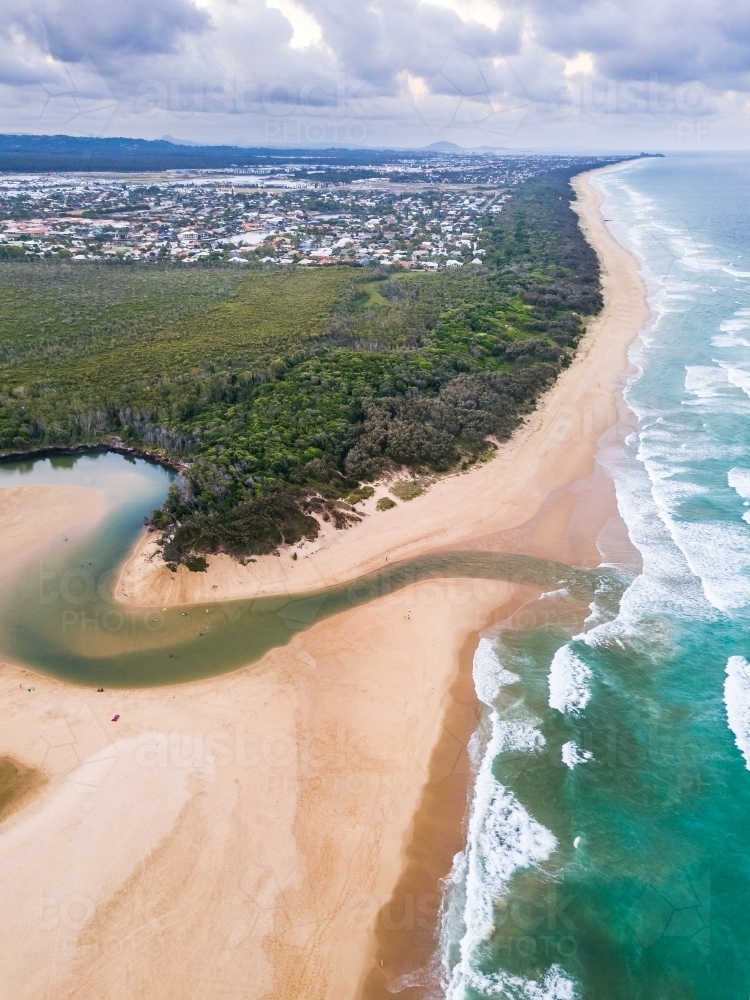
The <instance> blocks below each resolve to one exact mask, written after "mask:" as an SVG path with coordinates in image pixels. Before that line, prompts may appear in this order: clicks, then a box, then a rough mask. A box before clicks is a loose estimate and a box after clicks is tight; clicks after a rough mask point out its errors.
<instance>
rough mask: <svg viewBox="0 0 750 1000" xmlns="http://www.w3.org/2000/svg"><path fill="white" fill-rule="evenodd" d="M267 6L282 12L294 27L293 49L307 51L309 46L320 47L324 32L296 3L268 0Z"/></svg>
mask: <svg viewBox="0 0 750 1000" xmlns="http://www.w3.org/2000/svg"><path fill="white" fill-rule="evenodd" d="M266 6H268V7H270V8H272V9H273V10H278V11H281V13H282V14H283V15H284V17H285V18H286V19H287V21H288V22H289V24H290V25H291V27H292V40H291V42H290V43H289V44H290V45H291V47H292V48H293V49H306V48H307V47H308V46H309V45H320V44H321V42H322V41H323V32H322V30H321V27H320V25H319V24H318V22H317V21H316V20H315V18H314V17H313V16H312V14H311V13H310V12H309V11H307V10H305V8H304V7H301V6H300V5H299V4H297V3H295V2H294V0H266Z"/></svg>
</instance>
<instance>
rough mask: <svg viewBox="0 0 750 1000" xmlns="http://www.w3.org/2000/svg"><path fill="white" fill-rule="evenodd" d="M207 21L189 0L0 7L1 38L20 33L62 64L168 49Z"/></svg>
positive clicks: (43, 1) (36, 1)
mask: <svg viewBox="0 0 750 1000" xmlns="http://www.w3.org/2000/svg"><path fill="white" fill-rule="evenodd" d="M209 25H210V19H209V17H208V15H207V14H206V13H205V12H204V11H201V10H199V9H198V8H197V7H196V6H195V4H194V3H193V2H192V0H127V2H122V0H31V2H29V0H25V2H24V0H22V2H16V0H10V2H5V3H3V4H2V5H1V6H0V32H2V34H3V35H5V37H6V38H9V37H10V38H14V37H15V38H16V39H18V38H22V39H24V40H26V41H27V42H29V43H31V44H32V45H33V46H34V47H35V48H36V49H37V50H38V51H39V52H40V53H43V54H45V55H46V54H48V55H51V56H52V57H53V58H54V59H57V60H60V61H61V62H63V63H76V62H78V61H79V60H80V59H82V58H84V57H88V58H90V59H92V60H93V61H94V62H96V63H97V64H98V65H107V64H112V63H114V62H116V61H117V60H118V58H122V57H132V56H134V55H135V56H142V55H159V54H164V53H168V52H173V51H174V50H175V49H176V47H177V45H178V42H179V40H180V38H181V37H182V36H183V35H185V34H187V33H195V32H201V31H204V30H206V28H208V27H209Z"/></svg>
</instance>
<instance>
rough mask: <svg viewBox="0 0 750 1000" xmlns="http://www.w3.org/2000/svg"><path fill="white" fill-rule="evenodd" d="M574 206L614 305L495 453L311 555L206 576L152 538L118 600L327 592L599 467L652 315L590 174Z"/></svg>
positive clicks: (215, 568) (218, 565)
mask: <svg viewBox="0 0 750 1000" xmlns="http://www.w3.org/2000/svg"><path fill="white" fill-rule="evenodd" d="M573 184H574V187H575V189H576V192H577V196H578V201H577V203H576V204H575V205H574V207H575V208H576V211H577V212H578V214H579V217H580V219H581V226H582V229H583V231H584V233H585V234H586V237H587V239H589V241H590V242H591V243H592V244H593V245H594V246H595V248H596V250H597V253H598V254H599V258H600V261H601V265H602V282H603V290H604V300H605V304H604V309H603V310H602V312H601V313H600V314H599V315H598V316H597V317H596V318H595V319H593V320H592V321H591V322H590V324H589V327H588V330H587V333H586V335H585V337H584V339H583V341H582V343H581V345H580V348H579V351H578V354H577V357H576V360H575V361H574V362H573V364H572V365H571V366H570V367H569V368H568V369H567V370H566V371H565V372H564V373H563V374H562V375H561V377H560V378H559V379H558V381H557V383H556V384H555V386H554V387H553V388H552V389H551V390H550V391H549V392H548V393H547V394H546V396H545V397H544V398H543V400H542V402H541V405H540V406H539V408H538V409H537V410H536V411H535V412H534V413H533V414H532V415H531V416H530V418H529V419H528V421H527V422H526V424H525V425H524V426H523V427H522V428H520V429H519V431H518V432H517V433H516V434H515V435H514V436H513V438H512V439H511V440H510V441H509V442H507V443H505V444H503V445H502V446H501V447H500V449H499V452H498V454H497V457H496V458H495V459H494V460H493V461H491V462H488V463H486V464H485V465H483V466H482V467H480V468H475V469H473V470H472V471H470V472H466V473H463V474H460V475H454V476H450V477H448V478H446V479H443V480H441V481H440V482H438V483H436V484H435V485H434V486H433V487H432V488H431V489H430V490H429V492H428V493H427V494H426V495H424V496H422V497H418V498H416V499H414V500H411V501H408V502H406V503H399V504H398V506H397V507H395V508H394V509H392V510H388V511H381V512H374V511H373V512H372V513H371V514H369V515H368V516H367V517H365V519H364V520H363V521H362V522H361V523H360V524H358V525H355V526H354V527H352V528H349V529H348V530H346V531H341V532H335V533H332V534H329V535H327V537H326V538H325V541H324V544H323V546H322V547H321V548H319V549H317V551H315V552H312V553H310V552H309V551H308V548H307V547H306V546H305V545H302V546H301V547H298V549H297V552H296V554H297V559H296V560H295V559H293V558H292V556H293V550H291V549H286V550H283V551H282V553H281V555H280V556H278V557H274V556H265V557H262V558H259V559H258V560H257V561H256V562H253V563H249V564H248V565H247V566H241V565H240V564H239V563H238V562H236V561H235V560H234V559H231V558H230V557H228V556H214V557H211V558H210V560H209V562H210V566H209V570H208V572H207V573H191V572H189V571H188V570H187V569H185V567H180V568H179V569H178V571H177V573H176V574H172V573H170V571H169V570H168V569H167V568H166V567H165V566H164V563H163V561H162V560H161V557H160V556H159V554H158V552H157V550H156V546H155V544H154V536H151V537H150V538H149V537H148V536H146V537H145V538H144V539H143V540H142V542H141V544H140V545H139V547H138V549H137V551H136V552H135V554H134V555H133V557H132V558H131V559H130V560H129V562H128V563H127V564H126V566H125V567H124V569H123V573H122V576H121V578H120V582H119V585H118V588H117V596H118V598H119V599H120V600H122V601H124V602H126V603H130V604H135V605H141V606H154V605H157V604H158V605H164V604H167V605H169V606H174V605H176V604H183V603H195V602H200V601H210V600H230V599H242V598H247V597H250V596H259V595H261V594H278V593H290V592H296V593H299V592H301V591H306V590H317V589H318V588H321V587H326V586H331V585H334V584H337V583H341V582H344V581H348V580H352V579H355V578H356V577H358V576H361V575H362V574H364V573H367V572H369V571H371V570H373V569H378V568H379V567H380V566H382V565H383V564H384V562H385V559H386V556H387V557H388V559H389V560H390V561H396V560H402V559H408V558H412V557H415V556H419V555H422V554H424V553H426V552H429V551H434V550H436V549H441V548H460V547H464V548H465V547H468V543H470V542H472V541H474V540H476V539H478V538H482V537H486V536H489V535H492V534H494V533H496V532H499V531H507V530H509V529H512V528H514V527H516V526H518V525H521V524H524V523H525V522H527V521H529V520H530V519H531V518H532V517H534V515H535V514H536V513H537V511H538V510H539V508H540V506H541V504H542V503H543V501H544V500H545V498H546V497H548V496H549V495H550V494H551V493H553V492H554V491H556V490H559V489H561V488H563V487H565V486H567V485H569V484H570V483H572V482H574V481H575V480H577V479H581V478H583V477H585V476H587V475H589V474H590V472H591V471H592V468H593V456H594V454H595V450H596V443H597V441H598V440H599V439H600V438H601V436H602V435H603V434H604V433H605V431H606V430H607V429H608V428H611V427H613V426H614V425H615V423H616V421H617V407H616V404H615V397H614V390H613V382H614V381H615V380H616V379H617V377H618V376H619V374H620V373H621V372H622V371H623V370H624V369H625V367H626V365H627V350H628V347H629V345H630V343H631V342H632V340H633V339H634V337H635V336H636V335H637V333H638V332H639V331H640V330H642V329H643V327H644V326H645V325H646V322H647V320H648V316H649V311H648V307H647V304H646V298H645V291H644V288H643V285H642V282H641V279H640V276H639V274H638V266H637V262H636V260H635V259H634V258H633V257H632V256H631V254H629V253H628V252H627V251H626V250H625V249H624V248H623V247H622V246H620V244H619V243H617V242H616V240H615V239H614V238H613V237H612V235H611V234H610V232H609V230H608V229H607V227H606V225H605V223H604V219H603V217H602V214H601V212H600V211H599V205H600V203H601V201H602V196H601V195H600V194H599V192H598V191H596V190H595V189H594V188H593V187H591V185H590V184H589V183H588V181H587V175H580V176H579V177H576V178H574V180H573Z"/></svg>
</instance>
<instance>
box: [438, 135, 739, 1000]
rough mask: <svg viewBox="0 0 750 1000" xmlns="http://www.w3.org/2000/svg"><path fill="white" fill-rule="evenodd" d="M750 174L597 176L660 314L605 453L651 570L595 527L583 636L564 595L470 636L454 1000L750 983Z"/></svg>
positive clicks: (666, 996) (704, 166) (677, 160)
mask: <svg viewBox="0 0 750 1000" xmlns="http://www.w3.org/2000/svg"><path fill="white" fill-rule="evenodd" d="M748 176H750V159H749V158H747V157H741V156H732V155H725V156H720V155H708V154H705V155H685V156H671V157H668V158H664V159H661V158H658V159H645V160H640V161H636V162H633V163H630V164H627V165H624V166H621V167H619V168H617V169H616V170H612V171H608V172H605V173H600V174H598V175H597V176H596V178H595V180H594V184H595V186H596V187H598V188H599V190H600V191H601V192H602V193H603V194H604V195H605V202H604V206H603V210H604V215H605V218H606V219H607V220H608V222H609V225H610V228H611V231H612V232H613V234H614V235H615V237H616V238H617V239H618V240H619V241H620V242H621V243H622V244H623V245H625V246H626V247H628V248H629V249H630V250H631V251H632V252H633V253H635V254H636V256H637V257H638V259H639V261H640V264H641V267H642V274H643V277H644V280H645V282H646V285H647V288H648V294H649V300H650V305H651V309H652V313H653V316H652V321H651V323H650V324H649V327H648V328H647V329H646V330H644V331H643V332H642V334H641V336H640V337H639V338H638V339H637V341H636V342H635V343H634V344H633V346H632V348H631V351H630V362H631V366H630V370H629V371H628V372H627V373H626V374H625V375H624V376H623V382H622V397H623V398H622V406H623V408H624V411H625V412H624V413H623V425H622V426H624V427H626V428H627V429H628V432H627V434H623V435H622V436H621V438H620V441H619V443H618V444H616V445H614V444H609V445H607V447H603V448H602V449H601V451H600V453H599V456H598V460H599V462H600V464H601V465H602V466H603V467H604V469H605V471H606V472H607V474H608V475H609V476H611V478H612V479H613V480H614V483H615V488H616V494H617V503H618V507H619V511H620V514H621V517H622V518H623V520H624V522H625V525H626V526H627V530H628V534H629V536H630V539H631V541H632V543H633V545H634V546H635V547H636V548H637V549H638V551H639V552H640V556H641V560H642V568H641V567H638V568H637V569H634V568H633V566H632V565H630V566H624V565H621V566H617V565H616V558H615V557H614V556H613V555H612V554H610V553H608V552H607V546H606V539H602V541H601V544H600V550H601V552H602V563H603V565H604V566H608V567H610V568H611V569H613V570H614V571H615V572H616V573H617V574H619V577H620V579H621V581H622V586H621V587H618V586H612V585H608V586H602V587H601V588H600V590H599V592H598V593H597V594H596V597H595V600H594V601H593V602H592V604H591V608H590V615H589V617H588V619H587V621H586V623H585V625H584V627H583V628H582V629H579V630H578V631H573V630H571V629H570V628H567V629H566V627H565V626H564V625H563V624H561V622H564V620H565V615H564V613H562V612H563V611H564V607H565V603H566V601H570V600H572V598H571V597H569V596H568V595H567V594H566V593H565V592H564V591H563V592H559V591H558V592H556V593H554V594H550V595H547V596H546V597H545V598H544V600H546V601H548V602H549V604H550V607H555V608H557V613H556V614H554V615H551V616H550V617H549V619H548V620H547V621H546V623H545V622H542V623H541V624H536V625H535V626H534V627H527V626H524V625H523V624H521V625H519V626H518V627H513V622H511V623H509V627H506V628H505V629H504V630H503V631H502V632H501V633H500V634H499V635H497V636H495V637H494V638H492V639H487V638H486V639H482V640H481V642H480V645H479V648H478V649H477V651H476V655H475V660H474V677H475V684H476V688H477V693H478V695H479V697H480V699H481V701H482V702H483V703H484V704H485V706H486V712H485V718H484V722H483V725H482V728H481V729H480V731H479V732H478V733H477V734H476V736H475V738H474V743H473V746H472V752H473V755H474V766H475V775H476V777H475V785H474V788H473V790H472V796H473V798H472V802H471V806H470V819H469V825H468V830H467V843H466V848H465V850H464V851H463V852H462V853H461V854H459V855H458V856H457V857H456V859H455V862H454V866H453V871H452V873H451V876H450V878H449V879H448V880H447V884H446V887H445V896H444V903H443V913H442V926H441V967H442V973H441V975H442V988H441V992H442V993H443V994H444V995H447V997H448V998H449V1000H462V998H483V997H487V998H490V997H491V998H513V1000H516V998H524V1000H529V998H530V1000H573V998H581V1000H584V998H585V1000H639V998H643V1000H692V998H696V1000H698V998H700V1000H746V998H747V997H748V996H750V935H749V934H748V918H747V905H748V901H750V773H748V772H749V771H750V663H749V662H748V661H750V239H749V238H748V234H750V199H749V198H748V195H747V178H748ZM613 563H615V565H614V566H613V565H612V564H613ZM603 579H604V578H603ZM608 579H609V578H608Z"/></svg>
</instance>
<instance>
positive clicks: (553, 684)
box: [548, 645, 591, 715]
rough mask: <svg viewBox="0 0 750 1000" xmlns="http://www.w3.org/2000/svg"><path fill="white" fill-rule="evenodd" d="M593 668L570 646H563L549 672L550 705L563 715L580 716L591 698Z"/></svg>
mask: <svg viewBox="0 0 750 1000" xmlns="http://www.w3.org/2000/svg"><path fill="white" fill-rule="evenodd" d="M590 680H591V668H590V667H589V666H588V664H586V663H584V662H583V660H582V659H581V658H580V656H577V655H576V654H575V653H574V652H573V650H572V649H571V648H570V646H568V645H565V646H561V647H560V648H559V649H558V650H557V652H556V653H555V655H554V656H553V657H552V663H551V665H550V670H549V678H548V681H549V705H550V708H556V709H557V711H558V712H562V713H563V715H580V713H581V712H582V711H583V710H584V708H585V707H586V705H588V703H589V699H590V698H591V690H590V688H589V681H590Z"/></svg>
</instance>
